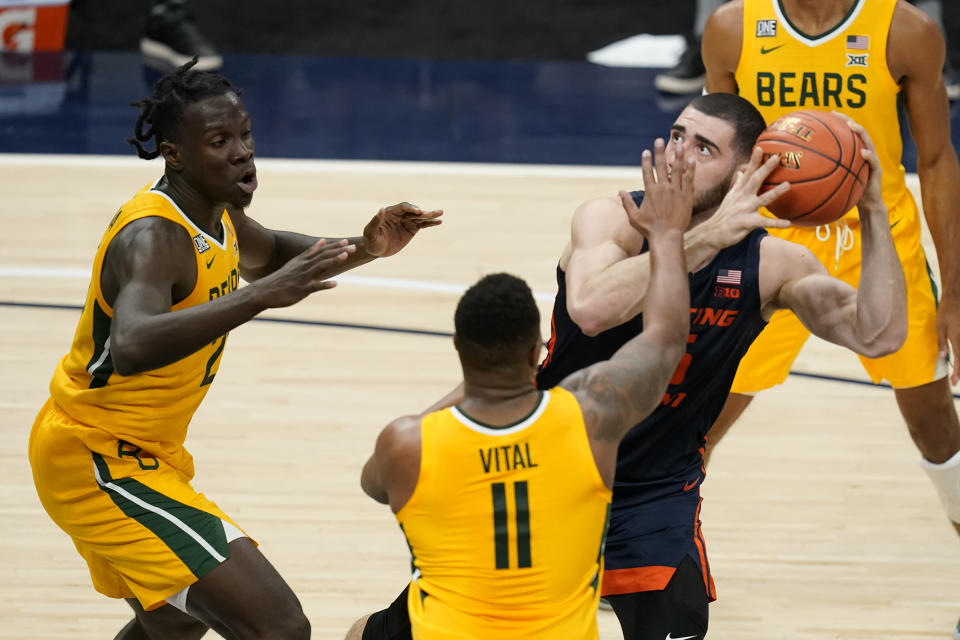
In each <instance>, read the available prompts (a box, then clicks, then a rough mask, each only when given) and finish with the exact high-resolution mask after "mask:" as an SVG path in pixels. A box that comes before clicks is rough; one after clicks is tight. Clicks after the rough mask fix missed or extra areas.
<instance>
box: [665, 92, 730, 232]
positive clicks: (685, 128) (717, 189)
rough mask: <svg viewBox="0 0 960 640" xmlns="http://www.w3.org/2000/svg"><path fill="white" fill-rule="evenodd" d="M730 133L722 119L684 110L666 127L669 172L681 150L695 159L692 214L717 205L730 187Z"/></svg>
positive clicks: (692, 110)
mask: <svg viewBox="0 0 960 640" xmlns="http://www.w3.org/2000/svg"><path fill="white" fill-rule="evenodd" d="M733 139H734V130H733V125H731V124H730V123H729V122H727V121H726V120H723V119H721V118H717V117H715V116H708V115H707V114H705V113H703V112H701V111H697V110H696V109H694V108H692V107H687V108H686V109H684V110H683V112H682V113H681V114H680V115H679V116H678V117H677V120H676V122H674V123H673V126H672V127H670V140H669V142H668V143H667V165H668V166H669V167H670V168H671V169H672V168H673V164H674V161H675V159H676V157H677V153H678V152H679V150H680V149H681V148H682V149H683V153H684V157H685V158H690V157H693V158H696V161H697V172H696V174H695V175H694V180H693V189H694V203H693V213H694V215H696V214H698V213H701V212H702V211H706V210H708V209H712V208H714V207H716V206H719V204H720V201H721V200H723V196H724V195H726V193H727V190H728V189H729V188H730V185H731V184H732V180H733V175H734V172H735V171H736V167H737V158H736V153H735V152H734V149H733Z"/></svg>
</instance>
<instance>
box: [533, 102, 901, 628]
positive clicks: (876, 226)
mask: <svg viewBox="0 0 960 640" xmlns="http://www.w3.org/2000/svg"><path fill="white" fill-rule="evenodd" d="M849 126H850V127H851V128H852V129H853V130H854V131H855V132H857V133H858V134H860V135H861V136H862V138H863V141H864V144H865V146H866V149H867V151H865V155H864V157H865V158H866V159H867V161H868V162H869V163H870V166H871V170H872V174H871V176H870V180H869V183H868V185H867V188H866V190H865V192H864V195H863V197H862V199H861V201H860V204H861V210H862V212H863V213H862V216H863V222H864V223H863V229H864V231H863V234H864V242H863V245H862V254H863V261H864V265H865V267H864V270H863V276H862V277H861V279H860V282H859V290H858V289H854V288H853V287H852V286H850V285H849V284H847V283H845V282H843V281H841V280H839V279H836V278H833V277H830V276H829V275H828V274H827V272H826V270H825V269H824V267H823V265H821V264H820V263H819V262H818V261H817V260H816V258H815V257H814V256H813V254H811V253H810V251H809V250H808V249H806V248H804V247H802V246H800V245H797V244H794V243H792V242H787V241H784V240H781V239H779V238H775V237H772V236H769V235H768V234H767V233H766V232H765V231H764V230H763V229H762V228H761V227H762V226H763V225H765V224H766V225H770V226H777V227H783V226H785V225H786V223H785V222H784V221H782V220H776V219H770V218H767V219H764V218H763V216H761V215H760V214H759V213H758V208H759V207H760V206H762V205H764V204H767V203H769V202H771V201H772V200H773V198H774V197H776V196H777V195H779V194H780V193H783V191H784V188H785V185H781V186H779V187H777V188H776V189H775V190H772V191H770V192H768V193H766V194H763V195H761V196H757V195H756V194H757V190H758V189H759V188H760V185H761V184H762V182H763V180H764V179H765V178H766V176H767V175H769V173H770V172H771V171H772V170H773V168H774V167H775V166H776V163H777V158H776V157H772V158H770V159H769V160H768V161H767V162H766V164H764V165H762V166H761V164H760V153H759V150H758V149H754V150H753V154H752V155H751V149H752V148H753V144H754V142H755V141H756V139H757V136H758V135H759V134H760V133H761V132H762V131H763V130H764V127H765V125H764V122H763V118H762V116H761V115H760V113H759V112H758V111H757V110H756V108H754V107H753V106H752V105H751V104H750V103H749V102H747V101H746V100H744V99H742V98H739V97H737V96H733V95H729V94H709V95H704V96H700V97H697V98H695V99H694V100H693V101H692V102H691V103H690V104H689V106H687V107H686V108H685V109H684V110H683V112H681V114H680V115H679V116H678V118H677V120H676V122H675V123H674V125H673V127H672V128H671V133H670V141H669V143H668V144H667V146H666V157H667V161H668V162H669V163H671V164H672V163H673V162H674V156H675V154H676V153H677V152H678V151H679V150H681V149H683V150H684V151H685V153H686V154H687V155H688V156H689V155H693V156H694V157H696V159H697V162H698V165H697V173H696V192H697V198H696V202H695V205H694V213H693V217H692V220H691V225H690V230H689V231H688V232H687V233H686V236H685V243H684V245H685V252H686V256H687V264H688V265H689V266H690V268H691V270H692V273H691V274H690V295H691V302H690V314H691V327H690V335H689V337H688V340H687V353H686V354H685V355H684V357H683V358H682V359H681V360H680V365H679V366H678V368H677V370H676V372H675V373H674V375H673V377H672V378H671V380H670V385H669V386H668V387H667V392H666V394H664V396H663V399H662V403H661V405H660V406H659V407H658V408H657V409H656V410H655V411H654V412H653V414H651V415H650V417H648V418H647V419H645V420H643V421H642V422H640V423H639V424H638V425H636V426H635V427H634V428H633V429H632V430H631V431H630V432H629V433H628V434H627V435H626V436H625V437H624V439H623V441H622V442H621V444H620V450H619V455H618V459H617V472H616V479H615V484H614V492H613V508H612V511H611V519H610V531H609V534H608V538H607V547H606V553H605V558H606V573H605V574H604V577H603V595H604V596H605V597H607V599H608V600H609V601H610V603H611V604H612V605H613V608H614V610H615V611H616V614H617V617H618V618H619V620H620V624H621V627H622V628H623V633H624V637H625V638H626V639H627V640H663V639H664V638H665V637H672V638H682V637H689V638H694V637H695V638H701V637H702V636H703V635H704V634H705V633H706V630H707V619H708V606H707V605H708V602H709V601H710V600H713V599H714V598H715V590H714V586H713V580H712V577H711V575H710V566H709V563H708V561H707V555H706V549H705V546H704V541H703V536H702V534H701V531H700V520H699V513H700V502H701V499H700V489H699V487H700V484H701V483H702V482H703V479H704V470H703V457H702V453H703V446H704V438H705V436H706V434H707V431H708V430H709V428H710V426H711V425H712V424H713V421H714V420H715V418H716V417H717V415H718V414H719V412H720V409H721V407H722V406H723V402H724V400H725V398H726V396H727V392H728V390H729V388H730V384H731V382H732V380H733V376H734V373H735V371H736V368H737V364H738V363H739V361H740V358H741V356H742V355H743V354H744V353H745V352H746V350H747V347H749V345H750V343H751V342H752V341H753V340H754V338H756V336H757V335H758V334H759V333H760V330H761V329H763V327H764V325H765V324H766V322H767V320H768V319H769V318H770V316H771V315H772V314H773V313H774V312H775V311H777V310H778V309H790V310H792V311H794V312H795V313H796V314H797V315H798V316H799V317H800V318H801V320H802V321H803V323H804V325H805V326H806V327H808V328H809V329H810V330H811V331H813V332H814V333H816V334H817V335H819V336H822V337H824V338H825V339H827V340H830V341H832V342H835V343H837V344H840V345H843V346H846V347H848V348H850V349H852V350H854V351H856V352H858V353H862V354H867V355H871V356H878V355H883V354H886V353H891V352H892V351H894V350H896V349H897V348H898V347H899V346H900V345H901V344H902V343H903V339H904V336H905V335H906V310H905V307H906V297H905V293H904V284H903V271H902V269H901V267H900V263H899V261H898V260H897V255H896V252H895V250H894V247H893V243H892V239H891V234H890V228H889V225H888V224H887V210H886V207H885V206H884V204H883V202H882V200H881V198H880V181H881V169H880V165H879V162H878V160H877V158H876V155H875V154H874V153H873V146H872V144H871V142H870V140H869V137H868V136H867V135H866V134H865V132H864V131H863V129H862V128H861V127H859V126H858V125H856V124H854V123H852V122H850V124H849ZM744 167H745V172H742V173H741V172H740V170H743V169H744ZM657 197H658V195H657V192H656V186H652V187H649V186H648V190H647V192H646V193H642V192H637V193H636V195H635V198H636V200H637V202H638V204H639V206H640V208H641V209H642V208H644V207H647V206H650V201H651V199H652V200H653V201H654V202H656V199H657ZM624 218H625V216H624V212H623V205H622V204H621V202H620V201H618V200H615V199H612V198H602V199H597V200H590V201H588V202H586V203H584V204H583V205H581V206H580V207H579V208H578V209H577V211H576V213H575V214H574V218H573V224H572V228H571V239H570V243H569V244H568V246H567V248H566V249H565V250H564V252H563V254H562V256H561V258H560V263H559V265H558V268H557V282H558V285H559V292H558V294H557V298H556V301H555V304H554V310H553V322H552V326H553V335H552V336H551V338H550V343H549V345H548V347H549V353H548V355H547V358H546V359H545V360H544V362H543V364H542V365H541V368H540V372H539V375H538V377H537V385H538V386H539V387H540V388H549V387H551V386H553V385H554V384H556V382H557V381H558V380H562V379H563V378H564V377H565V376H567V375H569V374H570V372H572V371H576V370H578V369H580V368H582V367H585V366H588V365H590V364H592V363H594V362H598V361H602V360H604V359H606V358H608V357H609V356H610V354H611V353H613V352H615V351H616V349H617V348H618V347H619V346H620V345H621V344H623V343H624V341H626V340H628V339H629V338H630V337H631V336H633V335H635V334H636V333H637V332H638V331H640V330H641V328H642V327H643V323H644V319H645V317H646V315H647V314H648V313H649V312H650V311H651V310H653V307H652V304H651V302H650V301H649V300H648V299H647V298H646V295H645V292H646V288H647V283H648V278H649V276H648V274H649V268H650V262H649V257H648V256H647V254H646V253H645V252H644V247H645V238H644V236H643V234H642V233H641V232H640V231H639V230H637V229H635V228H633V227H631V226H630V225H628V224H626V223H625V222H624Z"/></svg>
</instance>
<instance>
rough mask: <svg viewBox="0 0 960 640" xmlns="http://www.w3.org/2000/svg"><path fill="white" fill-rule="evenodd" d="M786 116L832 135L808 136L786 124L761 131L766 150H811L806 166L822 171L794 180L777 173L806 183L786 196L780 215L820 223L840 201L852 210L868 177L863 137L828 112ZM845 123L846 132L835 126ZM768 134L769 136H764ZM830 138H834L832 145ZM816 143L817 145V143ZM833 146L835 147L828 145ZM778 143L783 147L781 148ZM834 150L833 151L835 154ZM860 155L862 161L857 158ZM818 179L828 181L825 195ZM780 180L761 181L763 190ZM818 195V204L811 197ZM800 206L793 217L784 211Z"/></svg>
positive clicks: (791, 181)
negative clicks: (809, 137) (860, 137)
mask: <svg viewBox="0 0 960 640" xmlns="http://www.w3.org/2000/svg"><path fill="white" fill-rule="evenodd" d="M783 117H784V118H786V117H792V118H796V119H797V120H798V121H799V123H800V124H801V125H802V126H804V127H808V128H813V129H814V131H815V132H820V131H826V132H829V137H826V136H823V135H820V137H819V138H813V139H812V140H804V139H803V138H801V137H800V136H798V135H795V133H794V132H793V131H791V130H788V129H786V128H783V129H774V130H771V129H769V128H768V130H767V131H765V132H764V133H763V134H761V136H760V139H758V141H757V143H758V144H760V145H761V147H763V149H764V151H765V152H766V153H783V152H784V151H802V152H804V153H808V154H810V160H809V161H808V166H807V169H806V170H807V171H808V172H809V171H810V170H811V169H812V170H813V171H817V172H818V173H817V175H815V176H810V175H809V173H808V174H807V177H804V178H802V179H794V180H791V179H789V178H788V177H785V176H777V177H778V178H779V179H780V180H781V181H788V182H790V184H791V185H798V186H799V185H805V190H804V191H803V192H802V193H795V194H794V197H792V198H791V194H790V192H788V193H787V194H785V195H784V196H783V197H782V198H783V202H782V206H781V207H780V208H779V211H780V213H777V215H778V217H781V218H783V219H786V220H790V221H791V222H794V223H797V222H802V221H803V220H804V219H805V218H808V217H812V218H813V220H811V223H816V222H818V221H819V218H820V216H833V215H834V214H833V213H832V212H834V211H836V210H837V205H840V206H842V211H843V212H844V213H845V212H847V211H849V210H850V209H851V208H853V206H854V205H855V204H856V202H855V198H854V196H855V192H856V191H860V192H861V193H862V190H863V189H864V188H865V187H866V179H864V178H863V177H861V176H863V174H864V172H865V169H866V170H867V171H868V170H869V166H868V163H867V162H866V160H864V159H863V157H862V155H861V153H860V151H861V149H862V148H863V145H862V143H861V141H860V139H859V137H858V136H857V135H856V133H855V132H854V131H853V130H851V129H850V128H849V127H848V126H847V125H846V122H845V121H843V120H842V119H840V118H837V117H836V116H833V115H832V114H827V113H826V112H817V111H810V110H803V111H796V112H793V113H790V114H786V115H785V116H783ZM834 121H836V122H834ZM841 126H842V127H843V129H844V130H845V131H847V132H848V133H846V134H843V133H841V132H840V131H838V130H835V128H836V127H841ZM765 136H769V137H768V138H767V139H764V137H765ZM844 136H846V137H844ZM830 141H832V145H831V142H830ZM814 144H816V145H817V147H814V146H813V145H814ZM831 146H832V149H827V147H831ZM777 147H781V149H778V148H777ZM848 149H849V152H848ZM831 152H832V153H833V155H831ZM858 159H859V162H857V160H858ZM820 165H823V166H822V167H821V166H820ZM838 169H841V171H839V172H838ZM790 171H791V170H790V169H787V168H784V173H789V172H790ZM798 173H802V172H798ZM868 175H869V174H868ZM818 182H823V183H824V184H823V191H827V193H826V195H823V193H822V191H821V189H819V188H818V186H817V185H816V183H818ZM777 184H779V182H764V183H763V185H761V192H762V191H764V190H766V189H770V188H772V187H774V186H776V185H777ZM818 195H820V196H821V198H820V199H819V200H818V201H816V203H815V204H811V202H810V201H811V200H813V199H814V198H817V196H818ZM857 199H858V197H857ZM799 207H803V211H802V213H799V214H798V215H795V216H792V217H789V218H788V217H786V216H785V215H781V213H786V214H789V213H791V212H792V211H796V209H798V208H799ZM841 215H842V214H841ZM831 219H833V218H831Z"/></svg>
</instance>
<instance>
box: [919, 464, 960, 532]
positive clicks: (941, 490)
mask: <svg viewBox="0 0 960 640" xmlns="http://www.w3.org/2000/svg"><path fill="white" fill-rule="evenodd" d="M920 466H921V467H923V470H924V471H926V472H927V475H928V476H929V477H930V481H931V482H932V483H933V486H934V487H936V489H937V493H938V494H939V495H940V502H942V503H943V508H944V510H945V511H946V512H947V517H948V518H950V520H952V521H953V522H957V523H960V453H956V454H954V455H953V457H951V458H950V459H949V460H947V461H946V462H942V463H940V464H935V463H933V462H930V461H929V460H927V459H925V458H920Z"/></svg>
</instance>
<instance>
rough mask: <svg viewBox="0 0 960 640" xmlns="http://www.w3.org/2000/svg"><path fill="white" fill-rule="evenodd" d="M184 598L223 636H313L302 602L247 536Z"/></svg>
mask: <svg viewBox="0 0 960 640" xmlns="http://www.w3.org/2000/svg"><path fill="white" fill-rule="evenodd" d="M185 595H186V611H187V613H189V614H190V615H192V616H194V617H195V618H197V619H199V620H201V621H203V622H204V623H206V624H207V625H209V626H210V627H211V628H212V629H214V630H215V631H216V632H217V633H219V634H220V635H222V636H224V637H225V638H235V639H236V640H245V639H247V638H249V639H250V640H254V639H257V638H277V639H281V638H283V639H289V640H295V639H302V638H309V637H310V623H309V621H308V620H307V618H306V616H305V615H304V613H303V609H302V608H301V606H300V601H299V600H298V599H297V597H296V595H295V594H294V593H293V590H292V589H290V587H289V585H287V583H286V582H285V581H284V579H283V578H282V577H281V576H280V574H279V573H278V572H277V570H276V569H275V568H274V567H273V565H271V564H270V562H269V561H268V560H267V559H266V557H265V556H264V555H263V554H262V553H260V551H259V550H258V549H257V547H256V546H255V545H254V544H253V542H251V541H250V539H249V538H237V539H235V540H233V541H231V542H230V557H228V558H227V559H226V560H224V561H223V562H222V563H220V565H219V566H217V567H216V568H215V569H213V570H211V571H210V572H209V573H207V574H206V575H205V576H203V577H202V578H200V579H199V580H198V581H197V582H195V583H194V584H192V585H190V587H189V588H188V589H187V593H186V594H185ZM168 637H174V636H168Z"/></svg>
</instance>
